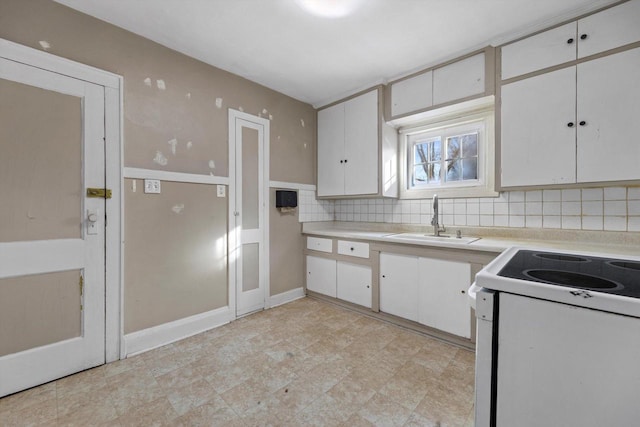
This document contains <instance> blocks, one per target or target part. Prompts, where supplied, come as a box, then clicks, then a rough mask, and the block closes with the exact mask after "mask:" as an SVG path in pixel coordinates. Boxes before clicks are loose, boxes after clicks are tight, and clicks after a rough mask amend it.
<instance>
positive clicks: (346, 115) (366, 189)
mask: <svg viewBox="0 0 640 427" xmlns="http://www.w3.org/2000/svg"><path fill="white" fill-rule="evenodd" d="M379 97H380V89H375V90H372V91H369V92H366V93H364V94H362V95H359V96H356V97H355V98H351V99H349V100H346V101H344V102H340V103H338V104H336V105H333V106H331V107H328V108H325V109H322V110H320V111H318V186H317V194H318V197H334V196H338V197H339V196H359V195H368V196H387V197H396V196H397V191H398V187H397V183H396V184H395V186H383V183H384V182H387V181H388V179H389V177H388V176H387V172H386V171H387V168H383V165H386V164H387V163H388V162H389V161H391V159H395V158H396V156H397V140H396V138H397V133H396V132H395V130H393V129H392V128H391V127H389V126H387V125H386V124H385V123H383V122H382V112H381V110H380V108H381V103H380V99H379ZM387 140H389V141H391V144H389V143H387V142H388V141H387ZM388 173H392V171H389V172H388ZM380 177H382V179H381V178H380ZM381 181H383V183H381Z"/></svg>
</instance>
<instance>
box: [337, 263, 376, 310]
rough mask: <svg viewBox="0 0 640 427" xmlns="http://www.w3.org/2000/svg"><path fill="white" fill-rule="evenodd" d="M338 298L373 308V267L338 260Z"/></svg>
mask: <svg viewBox="0 0 640 427" xmlns="http://www.w3.org/2000/svg"><path fill="white" fill-rule="evenodd" d="M336 281H337V285H338V286H337V288H338V298H339V299H342V300H345V301H349V302H352V303H354V304H358V305H362V306H365V307H368V308H371V267H368V266H366V265H358V264H351V263H348V262H342V261H338V262H337V271H336Z"/></svg>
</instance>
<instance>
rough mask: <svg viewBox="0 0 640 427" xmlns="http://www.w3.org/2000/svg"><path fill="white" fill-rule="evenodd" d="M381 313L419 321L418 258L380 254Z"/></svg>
mask: <svg viewBox="0 0 640 427" xmlns="http://www.w3.org/2000/svg"><path fill="white" fill-rule="evenodd" d="M380 311H382V312H384V313H389V314H393V315H396V316H399V317H403V318H405V319H409V320H413V321H414V322H417V321H418V258H417V257H414V256H406V255H396V254H387V253H381V254H380Z"/></svg>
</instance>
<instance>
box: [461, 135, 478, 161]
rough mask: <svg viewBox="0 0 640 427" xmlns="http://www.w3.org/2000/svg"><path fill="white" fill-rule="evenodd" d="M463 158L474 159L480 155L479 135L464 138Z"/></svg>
mask: <svg viewBox="0 0 640 427" xmlns="http://www.w3.org/2000/svg"><path fill="white" fill-rule="evenodd" d="M461 139H462V156H463V157H474V156H477V155H478V134H477V133H471V134H469V135H464V136H462V138H461Z"/></svg>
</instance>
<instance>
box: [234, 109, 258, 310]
mask: <svg viewBox="0 0 640 427" xmlns="http://www.w3.org/2000/svg"><path fill="white" fill-rule="evenodd" d="M230 114H231V115H230V117H231V123H230V125H231V126H233V127H234V129H235V132H234V136H233V138H234V140H233V141H232V143H233V145H232V147H230V150H233V151H234V153H235V154H234V162H235V174H234V175H235V176H234V181H235V184H234V185H233V186H232V189H231V190H230V191H233V192H234V195H233V197H232V199H233V200H232V201H231V202H230V203H231V206H232V207H234V217H233V219H232V221H231V222H230V224H231V225H232V229H231V232H230V241H229V242H230V248H229V249H230V253H232V254H236V256H235V259H234V261H235V263H234V265H233V266H232V267H231V268H233V269H234V270H235V275H234V276H232V280H233V283H232V286H234V287H235V294H236V316H242V315H245V314H247V313H251V312H253V311H257V310H261V309H263V308H264V306H265V299H266V287H267V284H266V282H265V277H266V273H265V268H266V267H265V266H266V261H265V257H266V254H265V249H264V248H265V224H266V221H265V219H264V217H265V182H268V177H266V176H265V145H266V142H265V141H266V137H265V135H266V132H268V130H266V129H265V127H266V126H265V124H264V123H265V122H264V121H261V120H262V119H259V118H257V117H256V118H255V121H254V119H253V116H249V115H246V114H243V113H235V112H232V113H230ZM239 115H242V116H243V118H241V117H238V116H239ZM233 277H235V279H233Z"/></svg>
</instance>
